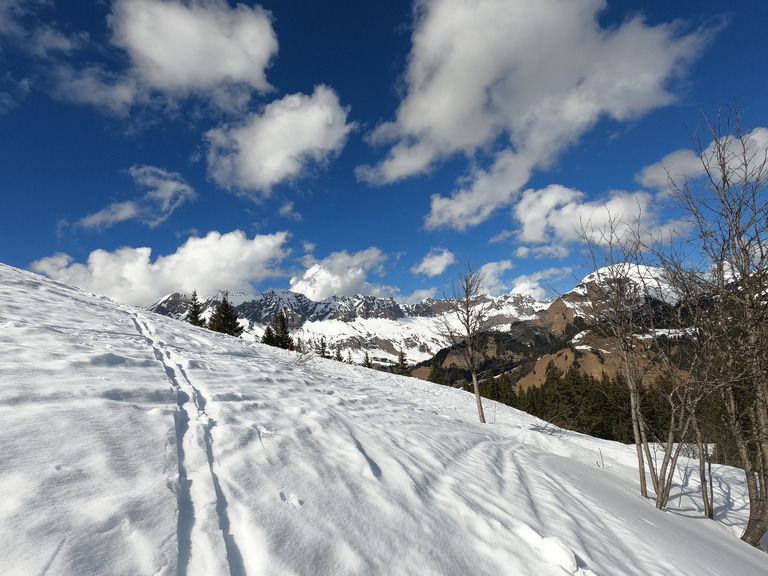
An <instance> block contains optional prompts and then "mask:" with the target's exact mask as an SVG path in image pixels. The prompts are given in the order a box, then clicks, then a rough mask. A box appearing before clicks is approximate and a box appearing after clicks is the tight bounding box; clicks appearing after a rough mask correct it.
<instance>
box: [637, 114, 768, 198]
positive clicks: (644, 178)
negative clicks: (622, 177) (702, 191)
mask: <svg viewBox="0 0 768 576" xmlns="http://www.w3.org/2000/svg"><path fill="white" fill-rule="evenodd" d="M721 144H722V151H724V152H725V155H724V157H723V158H722V159H723V160H724V161H725V163H726V166H727V168H726V169H727V171H728V173H729V174H730V176H731V177H736V178H738V177H739V175H740V174H742V173H743V169H742V170H740V166H739V164H740V163H741V160H740V159H739V158H740V156H742V157H743V154H744V150H742V148H741V143H740V142H739V141H738V140H737V139H736V138H734V137H733V136H724V137H723V138H722V141H721ZM744 144H745V145H746V147H747V154H748V155H750V156H752V155H754V158H755V159H756V160H757V161H762V159H764V158H766V157H768V128H765V127H757V128H754V129H752V130H751V131H750V132H748V133H746V134H745V138H744ZM720 160H721V159H720V158H718V157H717V155H716V150H715V143H714V142H711V143H710V144H709V145H708V146H707V147H706V148H705V149H704V150H702V157H701V158H699V156H698V155H697V154H696V152H694V151H693V150H676V151H675V152H672V153H670V154H667V155H666V156H664V158H662V159H661V160H660V161H659V162H656V163H655V164H651V165H650V166H646V167H645V168H643V169H642V170H641V171H640V172H639V173H638V174H637V175H636V176H635V180H636V181H637V182H638V183H640V184H642V185H643V186H646V187H648V188H656V189H659V190H668V188H669V184H670V182H669V179H670V178H671V179H672V181H673V182H674V183H675V184H676V185H677V186H682V185H683V183H684V182H685V181H686V180H697V179H699V178H702V177H706V174H705V172H704V164H707V165H708V166H709V167H710V171H711V173H712V176H713V177H714V178H719V177H720V175H721V167H720V165H719V161H720ZM758 164H759V162H754V166H757V165H758Z"/></svg>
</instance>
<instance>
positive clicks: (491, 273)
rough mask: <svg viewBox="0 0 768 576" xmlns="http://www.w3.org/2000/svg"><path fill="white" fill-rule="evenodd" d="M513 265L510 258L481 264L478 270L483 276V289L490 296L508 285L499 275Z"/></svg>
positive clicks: (503, 289) (502, 290)
mask: <svg viewBox="0 0 768 576" xmlns="http://www.w3.org/2000/svg"><path fill="white" fill-rule="evenodd" d="M514 267H515V265H514V264H513V263H512V261H511V260H500V261H499V262H488V263H487V264H483V265H482V266H481V267H480V270H478V272H479V273H480V274H481V275H482V277H483V286H484V288H485V291H486V292H487V293H488V294H491V295H492V296H497V295H499V294H501V293H502V292H504V291H505V290H507V289H508V288H509V285H508V283H507V282H504V281H503V280H502V279H501V277H502V276H503V275H504V273H505V272H506V271H507V270H511V269H512V268H514Z"/></svg>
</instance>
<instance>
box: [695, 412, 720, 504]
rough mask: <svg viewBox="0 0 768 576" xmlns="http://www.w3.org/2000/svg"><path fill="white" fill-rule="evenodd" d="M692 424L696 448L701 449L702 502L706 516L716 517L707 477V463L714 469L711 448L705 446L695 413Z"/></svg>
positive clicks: (700, 480) (700, 477)
mask: <svg viewBox="0 0 768 576" xmlns="http://www.w3.org/2000/svg"><path fill="white" fill-rule="evenodd" d="M691 426H692V427H693V434H694V437H695V438H696V448H697V450H698V451H699V482H700V483H701V502H702V504H703V505H704V516H706V517H707V518H714V508H713V505H712V500H710V497H709V487H710V484H709V481H708V479H707V464H709V466H710V473H711V470H712V462H711V460H710V456H709V450H708V448H707V447H706V446H704V439H703V437H702V435H701V428H699V421H698V419H697V418H696V414H695V413H694V414H693V415H692V416H691Z"/></svg>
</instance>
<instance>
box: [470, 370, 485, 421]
mask: <svg viewBox="0 0 768 576" xmlns="http://www.w3.org/2000/svg"><path fill="white" fill-rule="evenodd" d="M472 386H474V389H475V400H477V415H478V416H480V422H481V423H482V424H485V413H484V412H483V399H482V398H481V397H480V385H479V384H478V383H477V372H475V371H474V370H472Z"/></svg>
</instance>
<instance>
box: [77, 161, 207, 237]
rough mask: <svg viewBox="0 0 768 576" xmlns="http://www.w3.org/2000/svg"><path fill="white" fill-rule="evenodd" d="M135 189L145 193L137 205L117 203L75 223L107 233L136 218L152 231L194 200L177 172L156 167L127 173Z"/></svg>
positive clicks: (187, 186) (136, 202)
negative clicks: (184, 204) (186, 203)
mask: <svg viewBox="0 0 768 576" xmlns="http://www.w3.org/2000/svg"><path fill="white" fill-rule="evenodd" d="M128 173H129V174H130V175H131V176H133V179H134V181H135V183H136V185H137V186H138V187H139V188H142V189H145V190H146V192H145V194H144V196H143V197H142V198H141V199H139V200H138V201H135V202H133V201H129V202H115V203H113V204H110V205H109V206H107V207H106V208H104V209H103V210H100V211H99V212H96V213H95V214H90V215H88V216H85V217H84V218H82V219H80V220H78V221H77V222H76V224H75V225H76V226H79V227H81V228H95V229H104V228H109V227H110V226H112V225H114V224H117V223H118V222H123V221H125V220H130V219H133V218H136V219H138V220H139V221H141V222H142V223H143V224H146V225H147V226H149V227H150V228H154V227H156V226H158V225H160V224H162V223H163V222H165V221H166V220H167V219H168V217H169V216H170V215H171V214H172V213H173V212H174V210H176V208H178V207H179V206H181V205H182V204H183V203H185V202H187V201H190V200H194V199H195V197H196V194H195V191H194V190H193V189H192V187H191V186H190V185H189V184H187V183H186V181H185V180H184V178H182V177H181V174H179V173H178V172H168V171H166V170H163V169H162V168H157V167H155V166H133V167H131V168H130V169H129V170H128Z"/></svg>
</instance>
